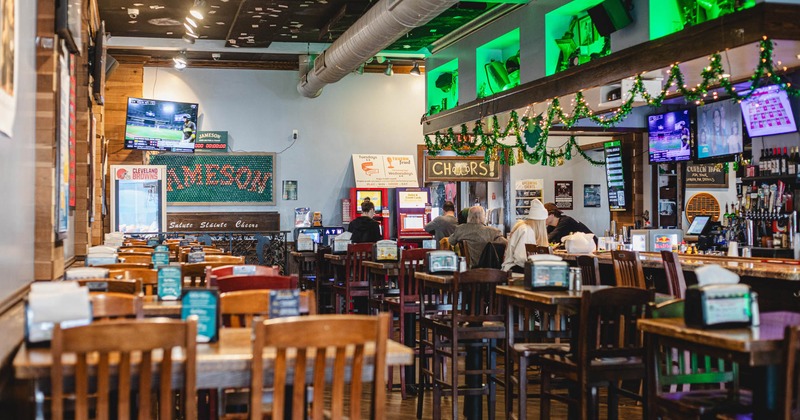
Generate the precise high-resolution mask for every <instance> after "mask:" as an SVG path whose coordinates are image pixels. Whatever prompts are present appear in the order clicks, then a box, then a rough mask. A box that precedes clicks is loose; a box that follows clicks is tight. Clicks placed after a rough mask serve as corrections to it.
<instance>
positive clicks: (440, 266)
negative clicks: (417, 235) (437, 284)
mask: <svg viewBox="0 0 800 420" xmlns="http://www.w3.org/2000/svg"><path fill="white" fill-rule="evenodd" d="M425 267H426V269H427V271H428V273H430V274H434V273H455V272H456V271H458V255H456V253H455V252H453V251H430V252H428V253H427V254H425Z"/></svg>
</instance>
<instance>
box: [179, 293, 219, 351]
mask: <svg viewBox="0 0 800 420" xmlns="http://www.w3.org/2000/svg"><path fill="white" fill-rule="evenodd" d="M192 315H196V316H197V318H198V320H197V342H198V343H213V342H216V341H217V340H219V320H220V315H219V291H218V290H217V288H215V287H212V288H208V289H206V288H188V289H184V291H183V294H182V296H181V319H182V320H184V321H185V320H186V319H187V318H189V317H190V316H192Z"/></svg>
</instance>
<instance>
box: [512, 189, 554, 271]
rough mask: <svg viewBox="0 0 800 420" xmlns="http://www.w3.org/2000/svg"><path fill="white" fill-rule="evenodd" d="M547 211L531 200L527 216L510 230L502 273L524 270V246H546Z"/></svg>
mask: <svg viewBox="0 0 800 420" xmlns="http://www.w3.org/2000/svg"><path fill="white" fill-rule="evenodd" d="M546 219H547V210H546V209H545V207H544V204H542V202H541V201H539V200H537V199H533V200H531V208H530V210H529V211H528V215H527V216H526V217H525V218H524V219H522V220H520V221H518V222H517V223H516V224H515V225H514V227H513V228H512V229H511V235H510V236H509V238H508V247H506V253H505V257H504V258H503V266H502V270H503V271H509V270H511V271H514V272H517V273H522V272H523V270H524V268H525V261H526V260H527V259H528V253H527V252H526V251H525V244H535V245H539V246H547V245H549V244H548V243H547V226H546V224H545V220H546Z"/></svg>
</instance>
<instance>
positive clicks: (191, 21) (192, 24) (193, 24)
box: [186, 16, 197, 28]
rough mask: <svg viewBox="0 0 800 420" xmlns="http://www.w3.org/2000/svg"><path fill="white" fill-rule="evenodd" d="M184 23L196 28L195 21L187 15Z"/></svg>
mask: <svg viewBox="0 0 800 420" xmlns="http://www.w3.org/2000/svg"><path fill="white" fill-rule="evenodd" d="M186 23H188V24H189V25H191V27H192V28H197V22H195V21H194V19H192V18H190V17H189V16H186Z"/></svg>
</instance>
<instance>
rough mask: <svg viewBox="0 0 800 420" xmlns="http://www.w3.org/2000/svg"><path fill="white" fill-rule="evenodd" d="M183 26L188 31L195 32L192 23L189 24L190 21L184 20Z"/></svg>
mask: <svg viewBox="0 0 800 420" xmlns="http://www.w3.org/2000/svg"><path fill="white" fill-rule="evenodd" d="M187 19H188V18H187ZM183 27H184V28H186V32H190V33H195V32H194V28H192V25H189V22H183Z"/></svg>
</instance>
